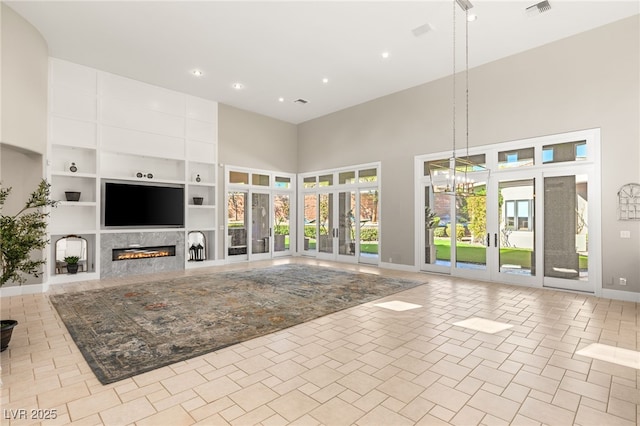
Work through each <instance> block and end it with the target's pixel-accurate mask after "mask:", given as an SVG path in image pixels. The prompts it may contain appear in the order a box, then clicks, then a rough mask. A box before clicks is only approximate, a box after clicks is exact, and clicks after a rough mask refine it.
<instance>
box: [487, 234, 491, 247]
mask: <svg viewBox="0 0 640 426" xmlns="http://www.w3.org/2000/svg"><path fill="white" fill-rule="evenodd" d="M487 247H491V233H490V232H487Z"/></svg>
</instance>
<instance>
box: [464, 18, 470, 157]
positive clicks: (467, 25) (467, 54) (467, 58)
mask: <svg viewBox="0 0 640 426" xmlns="http://www.w3.org/2000/svg"><path fill="white" fill-rule="evenodd" d="M464 21H465V63H464V67H465V72H464V74H465V79H466V120H467V123H466V127H467V129H466V144H467V160H468V159H469V9H468V8H467V9H465V20H464Z"/></svg>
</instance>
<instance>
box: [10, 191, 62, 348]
mask: <svg viewBox="0 0 640 426" xmlns="http://www.w3.org/2000/svg"><path fill="white" fill-rule="evenodd" d="M50 188H51V185H49V183H47V181H46V180H42V181H41V182H40V184H39V185H38V188H37V189H36V190H35V191H34V192H32V193H31V195H30V196H29V198H28V199H27V201H26V202H25V204H24V207H22V209H20V210H19V211H18V212H17V213H15V214H12V215H11V214H9V215H5V214H4V213H3V212H2V210H3V208H4V203H5V201H6V200H7V198H8V197H9V194H10V193H11V188H10V187H9V188H4V187H2V184H1V183H0V271H1V272H2V275H0V287H1V286H3V285H5V284H6V283H8V282H15V283H18V284H23V283H24V282H25V281H26V277H25V275H24V274H27V275H33V276H34V277H39V276H40V275H41V274H42V271H41V270H40V267H41V266H42V265H43V264H44V263H45V260H34V259H32V258H31V252H32V251H34V250H42V249H44V248H45V247H46V245H47V244H48V242H49V241H48V240H47V238H46V237H47V217H48V216H49V213H48V212H46V211H44V207H47V206H50V207H55V206H56V204H57V202H56V201H52V200H51V199H50ZM17 324H18V322H17V321H15V320H0V332H1V340H2V344H1V346H2V347H1V348H0V351H2V350H5V349H6V348H7V346H8V345H9V340H11V334H12V333H13V328H14V327H15V326H16V325H17Z"/></svg>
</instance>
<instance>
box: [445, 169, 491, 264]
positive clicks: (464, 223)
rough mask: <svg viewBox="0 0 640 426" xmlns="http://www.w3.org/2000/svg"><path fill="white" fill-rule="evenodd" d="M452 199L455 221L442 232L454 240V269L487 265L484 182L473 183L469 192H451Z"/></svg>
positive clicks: (485, 185) (485, 188)
mask: <svg viewBox="0 0 640 426" xmlns="http://www.w3.org/2000/svg"><path fill="white" fill-rule="evenodd" d="M449 197H451V198H452V202H455V211H456V217H455V221H450V222H449V224H448V226H447V229H446V232H447V234H448V235H449V236H451V241H455V245H456V247H455V259H456V268H458V269H473V270H486V269H487V182H485V181H483V182H477V183H475V184H474V186H473V189H472V192H471V193H470V194H465V195H457V196H451V195H449Z"/></svg>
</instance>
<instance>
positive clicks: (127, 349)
mask: <svg viewBox="0 0 640 426" xmlns="http://www.w3.org/2000/svg"><path fill="white" fill-rule="evenodd" d="M421 284H425V283H424V282H419V281H411V280H402V279H393V278H385V277H380V276H378V275H373V274H363V273H352V272H345V271H337V270H333V269H329V268H322V267H317V266H306V265H281V266H273V267H269V268H262V269H251V270H245V271H236V272H221V273H215V274H209V275H200V276H192V277H181V278H176V279H170V280H164V281H159V282H149V283H143V284H131V285H125V286H119V287H113V288H108V289H100V290H92V291H86V292H77V293H69V294H61V295H53V296H51V301H52V303H53V305H54V306H55V307H56V309H57V310H58V313H59V314H60V317H61V318H62V320H63V321H64V323H65V325H66V326H67V329H68V330H69V332H70V333H71V336H72V337H73V340H74V341H75V342H76V344H77V345H78V348H80V351H81V352H82V354H83V355H84V357H85V359H86V360H87V362H88V363H89V366H90V367H91V369H92V370H93V372H94V373H95V375H96V377H97V378H98V380H100V382H101V383H102V384H108V383H113V382H116V381H118V380H122V379H125V378H127V377H131V376H135V375H137V374H140V373H144V372H146V371H150V370H154V369H156V368H160V367H163V366H165V365H169V364H172V363H175V362H178V361H183V360H186V359H189V358H192V357H196V356H199V355H203V354H206V353H208V352H212V351H215V350H218V349H221V348H224V347H226V346H229V345H233V344H236V343H239V342H242V341H245V340H248V339H252V338H254V337H258V336H262V335H265V334H268V333H272V332H274V331H277V330H282V329H284V328H287V327H291V326H293V325H296V324H300V323H302V322H305V321H309V320H312V319H314V318H318V317H321V316H323V315H327V314H329V313H332V312H336V311H339V310H342V309H346V308H349V307H351V306H355V305H358V304H361V303H365V302H369V301H372V300H376V299H379V298H381V297H384V296H388V295H390V294H393V293H397V292H399V291H403V290H406V289H409V288H412V287H416V286H418V285H421Z"/></svg>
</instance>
